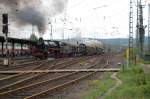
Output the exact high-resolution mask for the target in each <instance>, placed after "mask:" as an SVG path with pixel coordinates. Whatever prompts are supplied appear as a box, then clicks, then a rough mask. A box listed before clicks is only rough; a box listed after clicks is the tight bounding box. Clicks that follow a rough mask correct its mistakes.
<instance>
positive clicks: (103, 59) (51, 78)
mask: <svg viewBox="0 0 150 99" xmlns="http://www.w3.org/2000/svg"><path fill="white" fill-rule="evenodd" d="M112 57H113V55H110V54H103V55H94V56H83V57H77V58H60V59H55V60H38V61H35V60H32V61H31V60H26V61H25V62H23V63H20V64H12V65H9V66H5V67H3V68H2V67H1V69H0V71H1V72H0V73H1V74H0V77H1V78H0V83H1V84H0V97H1V98H4V99H40V98H41V99H43V98H48V99H49V98H50V97H51V94H53V95H54V94H57V91H59V90H61V89H62V88H65V87H66V88H67V86H71V85H74V84H76V83H78V82H80V81H82V80H84V79H87V78H89V77H90V76H92V77H94V75H96V74H97V73H98V71H96V69H105V68H110V67H111V64H110V63H109V62H110V61H111V58H112ZM24 60H25V59H24ZM21 61H22V60H21ZM65 69H67V70H74V71H70V72H36V73H33V72H28V73H25V72H24V73H23V72H20V73H10V74H9V73H2V71H29V70H30V71H34V70H41V71H44V70H65ZM81 69H95V71H84V72H83V71H75V70H81ZM101 75H102V73H101Z"/></svg>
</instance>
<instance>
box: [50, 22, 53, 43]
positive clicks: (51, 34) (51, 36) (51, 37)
mask: <svg viewBox="0 0 150 99" xmlns="http://www.w3.org/2000/svg"><path fill="white" fill-rule="evenodd" d="M50 26H51V33H50V39H51V40H52V39H53V25H52V23H51V22H50Z"/></svg>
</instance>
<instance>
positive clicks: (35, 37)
mask: <svg viewBox="0 0 150 99" xmlns="http://www.w3.org/2000/svg"><path fill="white" fill-rule="evenodd" d="M30 40H32V41H37V40H38V37H37V36H36V35H35V34H33V33H32V34H31V35H30Z"/></svg>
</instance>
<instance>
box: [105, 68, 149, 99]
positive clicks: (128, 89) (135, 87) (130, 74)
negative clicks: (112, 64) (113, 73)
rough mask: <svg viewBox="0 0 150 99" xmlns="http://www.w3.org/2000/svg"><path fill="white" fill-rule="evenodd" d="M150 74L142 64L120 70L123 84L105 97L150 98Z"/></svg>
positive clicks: (120, 98)
mask: <svg viewBox="0 0 150 99" xmlns="http://www.w3.org/2000/svg"><path fill="white" fill-rule="evenodd" d="M149 75H150V73H144V71H143V69H142V68H141V67H140V66H133V68H131V69H129V70H126V71H124V72H123V71H122V72H120V73H119V74H118V77H119V78H120V79H121V80H122V82H123V83H122V85H121V86H120V87H118V88H117V89H116V90H115V91H114V92H113V93H112V94H111V95H109V96H106V98H105V99H150V76H149Z"/></svg>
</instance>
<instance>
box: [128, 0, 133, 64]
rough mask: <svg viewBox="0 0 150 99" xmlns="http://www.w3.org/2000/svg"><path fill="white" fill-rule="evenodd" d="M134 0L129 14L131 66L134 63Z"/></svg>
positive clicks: (131, 0)
mask: <svg viewBox="0 0 150 99" xmlns="http://www.w3.org/2000/svg"><path fill="white" fill-rule="evenodd" d="M133 44H134V41H133V0H130V13H129V64H132V63H133V60H134V57H133Z"/></svg>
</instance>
